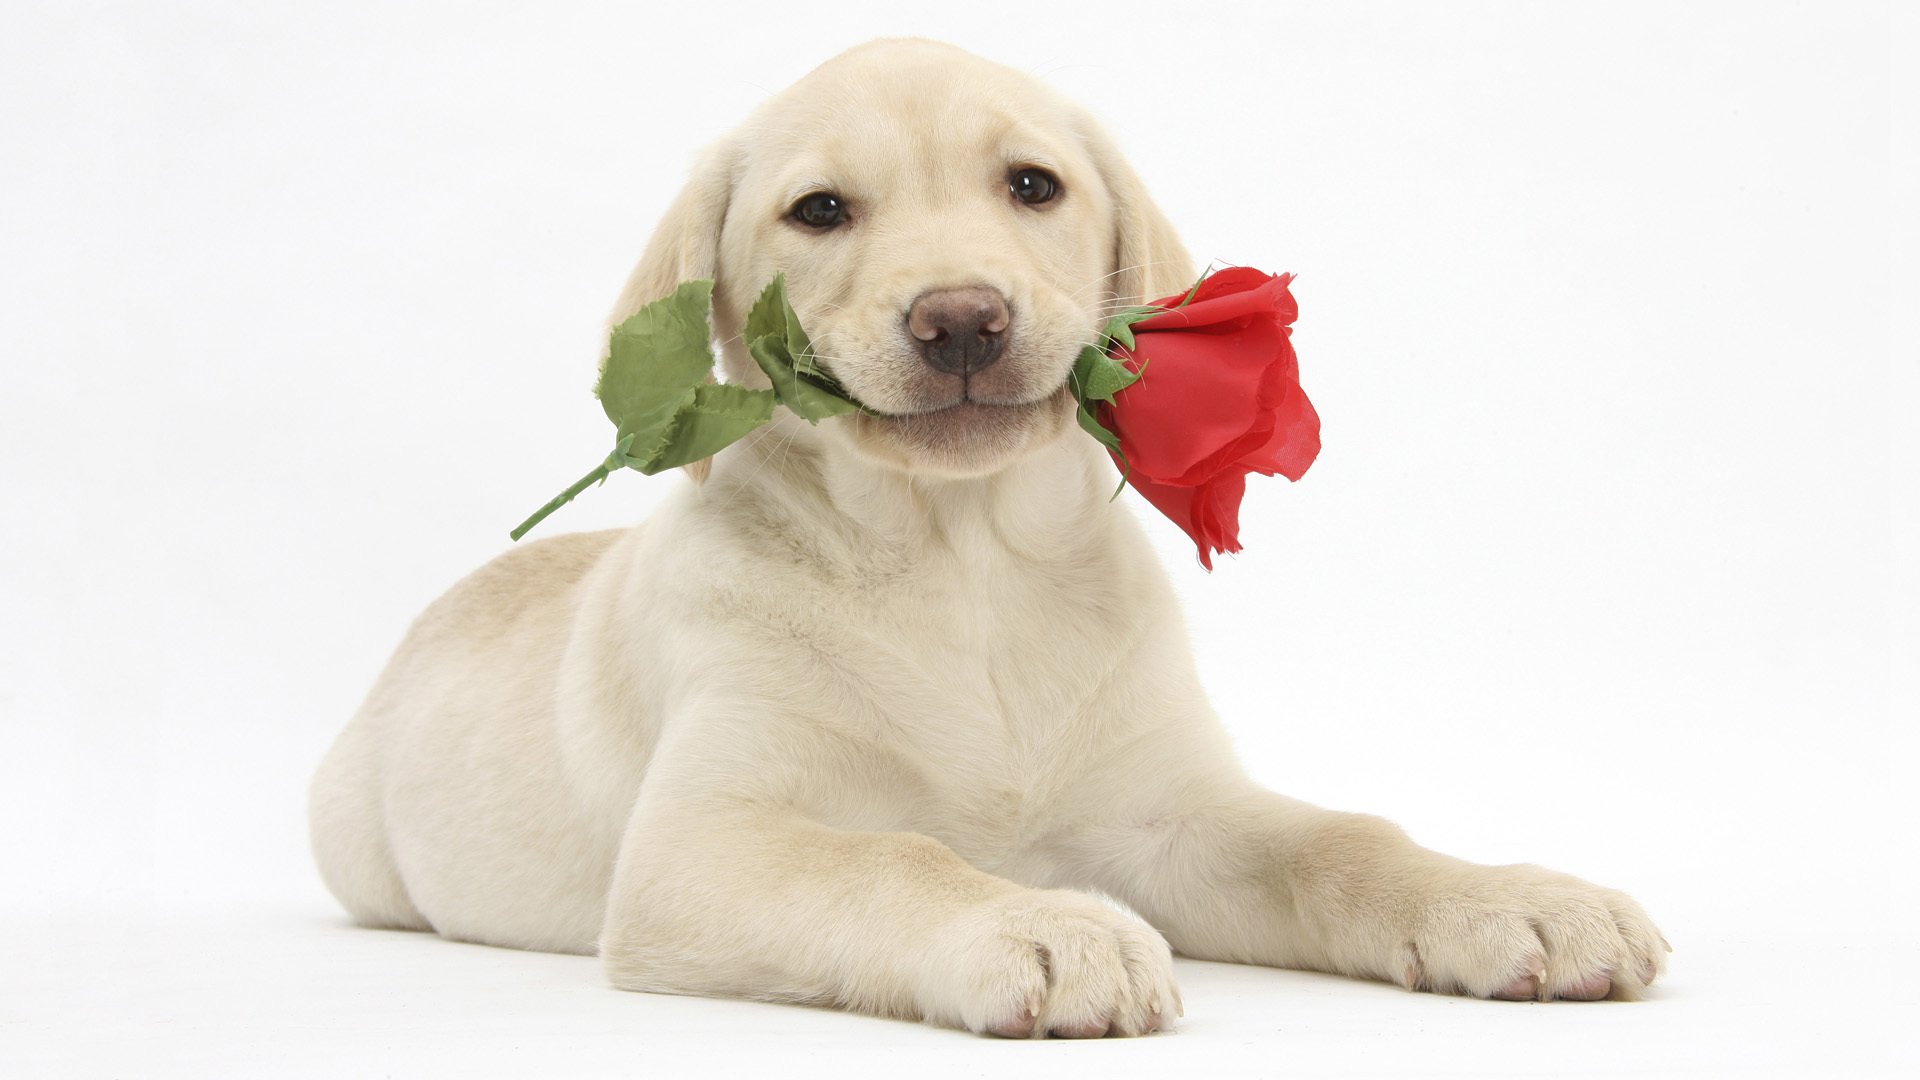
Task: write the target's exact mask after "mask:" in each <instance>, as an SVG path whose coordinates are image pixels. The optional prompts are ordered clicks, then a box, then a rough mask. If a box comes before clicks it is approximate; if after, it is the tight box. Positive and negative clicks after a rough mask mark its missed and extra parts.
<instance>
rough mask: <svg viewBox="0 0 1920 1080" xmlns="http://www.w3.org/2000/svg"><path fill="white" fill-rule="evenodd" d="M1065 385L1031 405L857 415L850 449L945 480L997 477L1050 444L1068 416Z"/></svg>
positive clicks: (963, 404)
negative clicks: (1023, 458) (1003, 470)
mask: <svg viewBox="0 0 1920 1080" xmlns="http://www.w3.org/2000/svg"><path fill="white" fill-rule="evenodd" d="M1072 406H1073V398H1072V396H1071V395H1070V394H1068V392H1067V388H1066V387H1065V386H1062V387H1060V388H1059V389H1058V390H1056V391H1054V392H1053V393H1051V394H1049V395H1047V396H1046V397H1043V398H1039V399H1037V400H1033V401H1024V402H1017V403H1013V404H1004V405H1002V404H988V403H984V402H978V401H963V402H960V403H959V404H955V405H949V406H946V407H945V408H940V409H931V410H927V411H924V412H914V413H899V414H883V415H872V414H866V413H862V414H858V415H857V416H856V418H855V424H854V433H853V434H854V444H855V446H856V447H857V448H858V449H859V450H860V451H861V453H863V454H864V455H866V456H867V457H870V458H874V459H877V460H879V461H882V462H885V463H887V464H890V465H893V466H896V467H898V468H904V469H907V470H910V471H913V472H924V473H929V474H933V475H940V476H950V477H972V476H985V475H988V474H990V473H994V472H998V471H999V470H1001V469H1004V468H1006V467H1007V466H1008V465H1011V464H1013V463H1014V462H1015V461H1017V460H1019V459H1020V458H1022V457H1024V456H1025V455H1026V454H1028V453H1030V452H1032V451H1033V450H1036V449H1038V448H1040V447H1042V446H1044V445H1046V444H1047V443H1049V442H1051V441H1052V440H1053V439H1054V438H1055V437H1056V436H1058V435H1059V434H1060V432H1061V431H1063V430H1065V427H1066V425H1067V424H1068V423H1069V422H1070V421H1071V419H1072V416H1073V407H1072Z"/></svg>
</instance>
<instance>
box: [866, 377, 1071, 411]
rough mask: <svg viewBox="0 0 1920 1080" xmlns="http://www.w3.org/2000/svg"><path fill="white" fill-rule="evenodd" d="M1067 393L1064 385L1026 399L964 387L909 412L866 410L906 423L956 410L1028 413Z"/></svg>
mask: <svg viewBox="0 0 1920 1080" xmlns="http://www.w3.org/2000/svg"><path fill="white" fill-rule="evenodd" d="M1066 392H1067V384H1066V383H1064V382H1063V383H1061V384H1060V385H1058V386H1056V387H1053V388H1052V389H1050V390H1047V391H1044V392H1042V393H1039V394H1033V395H1029V396H1026V397H1005V396H1002V395H988V394H977V393H975V392H973V390H972V389H971V388H970V387H962V388H961V391H960V393H959V394H958V395H956V396H954V397H952V398H950V399H948V400H946V401H942V402H935V403H932V404H928V405H917V406H914V407H912V408H908V409H892V410H887V409H874V408H872V407H871V406H866V407H867V409H868V411H870V412H872V413H873V414H874V415H876V416H879V417H882V418H885V419H889V420H904V419H910V418H913V417H935V416H939V415H941V414H943V413H950V412H955V411H956V410H991V409H1016V410H1017V409H1029V408H1032V407H1033V406H1036V405H1042V404H1045V403H1046V402H1049V401H1052V400H1053V399H1055V398H1057V397H1059V396H1061V395H1062V394H1065V393H1066ZM863 404H864V403H863Z"/></svg>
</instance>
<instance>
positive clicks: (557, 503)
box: [507, 461, 611, 540]
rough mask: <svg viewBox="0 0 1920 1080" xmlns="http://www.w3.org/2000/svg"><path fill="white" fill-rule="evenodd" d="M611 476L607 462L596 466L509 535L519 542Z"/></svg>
mask: <svg viewBox="0 0 1920 1080" xmlns="http://www.w3.org/2000/svg"><path fill="white" fill-rule="evenodd" d="M610 475H611V472H610V470H608V468H607V463H606V462H604V461H603V462H601V463H600V464H598V465H595V466H594V467H593V471H592V472H590V473H588V474H587V475H585V476H583V477H581V478H580V479H578V480H575V481H574V482H573V486H572V487H570V488H568V489H567V490H565V491H563V492H561V493H560V494H558V495H555V496H554V497H553V498H552V499H551V500H550V501H549V502H548V503H547V505H545V506H543V507H541V508H540V509H538V510H535V511H534V512H533V516H532V517H530V518H528V519H527V520H525V521H523V522H521V523H520V527H519V528H517V529H515V530H513V531H512V532H511V533H508V534H507V535H508V536H510V537H512V538H513V539H515V540H518V539H520V538H521V537H523V536H525V535H527V530H528V529H531V528H533V527H534V526H535V525H538V524H540V523H541V522H542V521H545V520H546V519H547V515H548V514H551V513H553V512H554V511H555V510H558V509H560V508H561V507H563V506H565V505H567V504H568V503H570V502H572V501H573V497H574V496H575V495H578V494H580V493H581V492H583V491H585V490H587V489H588V488H590V487H592V486H593V485H595V484H597V483H599V482H601V481H602V480H605V479H606V478H607V477H608V476H610Z"/></svg>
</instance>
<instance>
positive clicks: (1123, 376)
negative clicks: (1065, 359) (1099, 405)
mask: <svg viewBox="0 0 1920 1080" xmlns="http://www.w3.org/2000/svg"><path fill="white" fill-rule="evenodd" d="M1139 379H1140V376H1138V375H1135V374H1134V373H1133V372H1131V371H1128V370H1127V366H1126V365H1125V364H1123V363H1121V362H1120V361H1118V360H1115V359H1114V358H1113V357H1111V356H1109V355H1107V353H1106V351H1105V350H1103V349H1101V348H1100V347H1099V346H1098V345H1089V346H1087V347H1086V348H1084V349H1081V350H1080V355H1079V357H1078V358H1077V359H1075V360H1074V362H1073V391H1074V396H1075V397H1077V398H1079V399H1080V402H1081V403H1082V404H1085V403H1086V402H1089V401H1112V400H1113V395H1115V394H1117V393H1119V392H1120V391H1122V390H1125V389H1126V388H1127V387H1129V386H1132V385H1133V384H1134V383H1135V382H1138V381H1139Z"/></svg>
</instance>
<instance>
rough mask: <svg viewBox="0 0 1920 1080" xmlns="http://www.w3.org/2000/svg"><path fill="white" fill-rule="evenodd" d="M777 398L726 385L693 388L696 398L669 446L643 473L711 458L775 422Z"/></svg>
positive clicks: (677, 423) (684, 410)
mask: <svg viewBox="0 0 1920 1080" xmlns="http://www.w3.org/2000/svg"><path fill="white" fill-rule="evenodd" d="M773 404H774V396H773V392H772V391H770V390H754V389H752V388H750V387H745V386H733V385H730V384H727V383H706V384H705V385H702V386H696V387H694V388H693V399H692V401H691V402H689V403H687V404H686V405H685V406H683V407H682V408H681V409H680V411H679V413H678V415H677V416H676V417H675V419H674V423H673V427H672V430H671V431H670V432H669V434H668V438H667V441H666V443H665V444H664V445H663V446H662V447H661V448H660V449H659V450H657V451H656V452H655V453H654V454H653V457H652V460H651V461H650V462H649V463H648V467H646V468H643V469H641V470H640V471H641V472H643V473H646V474H648V475H652V474H654V473H657V472H664V471H665V470H667V469H673V468H678V467H679V466H681V465H689V464H692V463H693V462H696V461H699V460H700V459H701V458H704V457H712V456H713V455H715V454H717V453H719V452H720V451H721V450H724V449H726V448H727V447H728V446H731V445H732V444H733V443H735V442H737V441H739V440H740V438H741V437H743V436H745V435H746V434H747V433H748V432H750V431H752V430H753V429H754V428H757V427H759V426H760V425H762V424H764V423H766V422H767V421H769V420H771V419H773Z"/></svg>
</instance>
